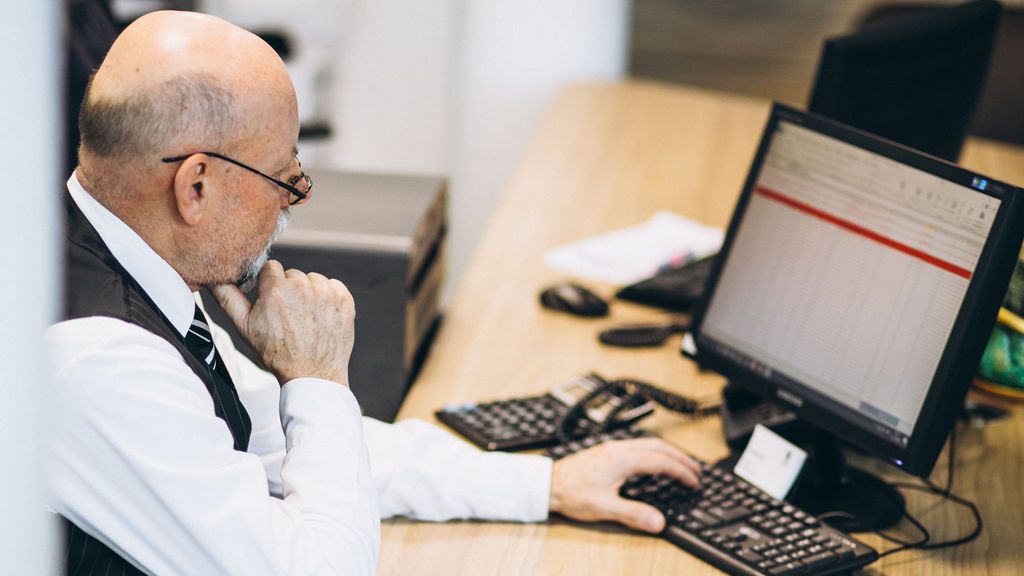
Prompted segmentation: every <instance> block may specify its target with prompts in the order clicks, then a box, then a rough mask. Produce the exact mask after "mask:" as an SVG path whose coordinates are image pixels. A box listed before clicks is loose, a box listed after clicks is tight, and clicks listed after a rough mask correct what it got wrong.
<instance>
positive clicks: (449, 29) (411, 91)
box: [318, 0, 629, 299]
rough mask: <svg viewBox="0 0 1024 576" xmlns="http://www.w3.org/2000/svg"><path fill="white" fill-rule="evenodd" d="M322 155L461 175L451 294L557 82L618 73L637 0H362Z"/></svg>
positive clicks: (354, 165)
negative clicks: (327, 143)
mask: <svg viewBox="0 0 1024 576" xmlns="http://www.w3.org/2000/svg"><path fill="white" fill-rule="evenodd" d="M350 6H351V10H349V11H348V15H349V16H350V17H349V18H348V19H347V20H346V22H345V23H344V29H345V34H346V35H347V36H348V37H347V38H346V39H345V40H344V41H343V43H344V45H345V46H347V48H346V49H343V53H342V55H341V57H340V58H339V59H338V61H337V62H336V64H335V66H336V67H335V79H336V86H335V94H334V103H335V104H334V112H333V115H332V120H333V123H334V127H335V129H336V130H338V131H339V134H338V137H337V138H336V139H335V140H334V141H333V143H332V145H331V146H330V147H329V149H328V152H327V154H325V155H324V156H321V157H319V158H318V160H320V161H321V163H326V164H329V165H332V166H336V167H338V168H342V169H350V170H372V171H390V172H414V173H442V174H446V175H449V176H450V177H451V195H450V209H449V215H450V226H449V230H450V237H449V241H450V251H449V268H448V278H447V286H446V296H445V298H446V299H447V298H448V297H449V296H450V294H451V293H452V290H453V289H454V287H455V286H456V285H457V283H458V280H459V278H460V277H461V274H462V271H463V269H464V268H465V265H466V262H467V260H468V259H469V257H470V254H471V253H472V250H473V249H474V247H475V245H476V243H477V241H478V240H479V238H480V235H481V234H482V232H483V229H484V226H485V225H486V222H487V220H488V217H489V215H490V213H491V211H492V209H493V208H494V205H495V202H496V200H497V197H498V195H499V194H500V193H501V192H502V191H503V190H504V188H505V185H506V183H507V182H508V179H509V177H510V176H511V174H512V172H513V171H514V170H515V168H516V166H517V165H518V162H519V158H520V156H521V154H522V152H523V150H524V148H525V146H526V144H527V142H528V140H529V138H530V135H531V134H532V133H533V131H534V129H535V127H536V125H537V122H538V120H539V119H540V116H541V114H543V112H544V110H545V109H546V107H547V105H548V103H549V102H550V100H551V97H552V96H553V95H554V94H555V93H556V92H557V91H558V89H559V88H560V87H561V86H563V85H565V84H567V83H570V82H574V81H580V80H603V79H613V78H619V77H621V76H622V75H623V74H624V73H625V69H626V52H627V44H628V37H627V34H628V24H629V22H628V20H629V2H628V1H627V0H547V1H542V0H532V1H522V0H373V1H372V2H371V1H359V0H354V1H353V2H351V4H350Z"/></svg>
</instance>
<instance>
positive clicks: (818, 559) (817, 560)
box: [803, 551, 837, 570]
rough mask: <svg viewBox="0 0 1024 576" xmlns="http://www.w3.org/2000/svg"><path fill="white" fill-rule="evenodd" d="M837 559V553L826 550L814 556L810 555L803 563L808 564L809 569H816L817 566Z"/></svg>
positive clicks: (825, 564) (826, 564)
mask: <svg viewBox="0 0 1024 576" xmlns="http://www.w3.org/2000/svg"><path fill="white" fill-rule="evenodd" d="M836 560H837V558H836V555H835V554H833V553H831V552H828V551H826V552H822V553H820V554H815V555H814V556H808V557H806V558H804V559H803V563H804V565H805V566H807V569H808V570H814V569H815V568H820V567H821V566H828V565H829V564H831V563H833V562H835V561H836Z"/></svg>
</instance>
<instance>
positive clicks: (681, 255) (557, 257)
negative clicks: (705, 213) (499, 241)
mask: <svg viewBox="0 0 1024 576" xmlns="http://www.w3.org/2000/svg"><path fill="white" fill-rule="evenodd" d="M723 237H724V233H723V232H722V230H720V229H718V228H712V227H710V226H705V225H703V224H700V223H698V222H694V221H693V220H690V219H689V218H684V217H682V216H679V215H678V214H675V213H673V212H669V211H667V210H662V211H660V212H658V213H656V214H654V215H653V216H651V217H650V218H649V219H648V220H647V221H646V222H644V223H642V224H638V225H636V226H630V227H628V228H622V229H620V230H615V231H612V232H608V233H605V234H601V235H599V236H594V237H592V238H586V239H584V240H580V241H577V242H572V243H570V244H565V245H563V246H559V247H557V248H553V249H551V250H549V251H548V252H547V254H545V256H544V263H545V264H546V265H547V266H548V267H550V268H552V269H554V270H558V271H560V272H564V273H566V274H570V275H572V276H577V277H580V278H587V279H591V280H599V281H603V282H610V283H612V284H631V283H633V282H636V281H637V280H641V279H643V278H646V277H648V276H651V275H652V274H654V273H655V272H657V271H658V270H659V269H660V268H662V267H664V266H668V265H679V264H683V263H685V262H688V261H689V260H692V259H696V258H702V257H704V256H707V255H709V254H713V253H715V252H717V251H718V249H719V248H720V247H721V246H722V238H723Z"/></svg>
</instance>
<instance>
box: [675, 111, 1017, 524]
mask: <svg viewBox="0 0 1024 576" xmlns="http://www.w3.org/2000/svg"><path fill="white" fill-rule="evenodd" d="M1022 237H1024V199H1022V197H1021V190H1020V189H1018V188H1016V187H1014V186H1011V185H1009V184H1006V183H1003V182H999V181H996V180H993V179H991V178H988V177H986V176H983V175H981V174H978V173H975V172H971V171H968V170H965V169H963V168H960V167H957V166H955V165H953V164H949V163H946V162H943V161H940V160H937V159H935V158H932V157H929V156H926V155H924V154H921V153H919V152H916V151H914V150H911V149H910V148H906V147H904V146H901V145H898V144H895V143H892V142H889V141H886V140H883V139H880V138H878V137H876V136H873V135H870V134H868V133H866V132H862V131H859V130H856V129H853V128H849V127H846V126H844V125H841V124H839V123H837V122H835V121H832V120H829V119H826V118H823V117H820V116H816V115H811V114H808V113H804V112H800V111H797V110H795V109H792V108H789V107H786V106H782V105H775V107H774V108H773V109H772V112H771V115H770V117H769V120H768V123H767V127H766V128H765V131H764V135H763V137H762V140H761V143H760V146H759V148H758V151H757V154H756V156H755V158H754V161H753V164H752V166H751V169H750V173H749V175H748V177H747V179H746V183H745V185H744V189H743V191H742V194H741V196H740V198H739V200H738V203H737V206H736V210H735V213H734V214H733V216H732V220H731V223H730V225H729V229H728V232H727V234H726V238H725V242H724V244H723V247H722V251H721V255H720V257H719V259H718V261H717V262H716V264H715V267H714V269H713V271H712V273H711V277H710V279H709V283H708V288H707V290H706V293H705V296H704V300H703V301H702V303H701V305H700V306H699V308H698V310H697V311H696V313H695V317H694V320H693V326H692V330H693V336H694V341H695V344H696V347H697V357H698V359H699V361H700V362H701V364H702V365H703V366H706V367H708V368H711V369H714V370H716V371H718V372H720V373H722V374H723V375H725V376H727V377H728V378H729V379H730V380H731V381H732V382H733V383H737V384H740V385H742V386H744V387H746V388H749V389H750V390H752V391H753V392H755V393H757V394H759V395H761V396H763V397H766V398H770V399H773V400H775V401H778V402H780V403H781V404H783V405H784V406H786V407H787V408H790V409H792V410H794V411H795V412H796V413H797V414H798V415H799V417H800V418H802V419H804V420H805V421H807V422H808V423H810V424H811V425H812V426H814V427H816V428H817V429H818V430H820V431H823V432H825V433H827V436H826V437H827V438H839V439H842V440H844V441H847V442H849V443H852V444H853V445H855V446H857V447H859V448H861V449H863V450H864V451H866V452H868V453H870V454H872V455H874V456H877V457H879V458H882V459H884V460H886V461H888V462H891V463H892V464H894V465H895V466H897V467H899V468H901V469H903V470H905V471H907V472H909V473H911V474H915V475H922V476H923V475H927V474H928V473H930V471H931V470H932V468H933V466H934V464H935V461H936V459H937V457H938V454H939V452H940V451H941V449H942V446H943V444H944V443H945V439H946V437H947V436H948V434H949V432H950V429H951V427H952V426H953V423H954V419H955V418H956V416H957V413H958V411H959V410H960V409H961V408H962V407H963V400H964V396H965V394H966V392H967V388H968V386H969V384H970V381H971V379H972V376H973V374H974V372H975V370H976V368H977V366H978V362H979V361H980V358H981V354H982V352H983V350H984V347H985V344H986V342H987V339H988V335H989V333H990V332H991V330H992V327H993V324H994V321H995V318H996V314H997V312H998V308H999V305H1000V302H1001V301H1002V297H1003V294H1004V292H1005V290H1006V287H1007V284H1008V282H1009V279H1010V275H1011V272H1012V270H1013V268H1014V264H1015V262H1016V259H1017V255H1018V252H1019V251H1020V247H1021V240H1022ZM836 452H838V447H836ZM818 456H820V457H821V458H820V460H821V461H825V463H824V466H825V467H826V468H832V470H831V472H829V471H828V470H826V473H830V474H833V475H834V476H835V479H836V482H839V483H846V484H847V485H846V486H845V488H843V489H844V490H847V492H849V491H850V490H854V493H848V494H846V495H845V498H847V499H848V500H851V499H852V500H851V501H850V502H847V504H850V505H852V506H853V507H854V508H863V506H864V502H868V501H870V500H872V499H874V500H878V499H879V498H881V497H871V496H865V495H864V494H858V493H856V490H855V489H857V488H858V487H857V486H853V485H852V484H850V478H852V477H853V476H854V475H853V471H849V470H845V469H841V468H842V466H843V464H842V460H841V459H840V458H837V456H836V455H835V454H831V455H828V454H819V455H818ZM830 459H831V460H834V461H831V462H828V460H830ZM821 461H819V465H822V462H821ZM858 482H859V483H860V485H861V486H860V488H863V487H865V486H866V485H867V484H868V483H869V482H870V481H869V477H866V476H860V480H858V481H857V482H854V484H856V483H858ZM833 489H834V490H839V489H840V487H839V486H835V485H833V486H831V487H830V488H829V490H833ZM798 503H800V504H801V505H802V506H806V507H808V508H811V509H812V511H813V509H814V508H815V505H814V504H813V503H807V502H798ZM841 504H842V503H837V502H835V501H832V502H829V503H828V504H823V505H822V506H840V507H842V505H841ZM881 504H883V505H888V508H890V509H891V508H893V506H891V503H888V502H886V501H884V499H883V500H882V501H881ZM883 507H884V506H883ZM883 512H885V511H884V510H883ZM889 520H890V521H892V520H893V519H892V518H891V517H890V518H889ZM896 520H898V512H897V517H896Z"/></svg>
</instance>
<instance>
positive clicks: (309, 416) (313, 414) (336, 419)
mask: <svg viewBox="0 0 1024 576" xmlns="http://www.w3.org/2000/svg"><path fill="white" fill-rule="evenodd" d="M280 409H281V424H282V426H283V428H284V429H285V430H286V431H288V434H286V440H287V449H288V450H291V449H292V446H293V445H298V444H302V443H306V442H337V441H339V440H343V441H344V440H350V439H352V438H359V439H362V436H363V428H362V414H361V412H360V410H359V403H358V402H357V401H356V397H355V396H354V395H353V394H352V391H351V390H349V389H348V387H347V386H342V385H341V384H338V383H337V382H331V381H330V380H323V379H320V378H296V379H294V380H289V381H288V382H286V383H285V385H284V386H282V387H281V403H280ZM296 421H298V422H302V423H310V422H330V423H331V425H330V426H291V424H292V423H296Z"/></svg>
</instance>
